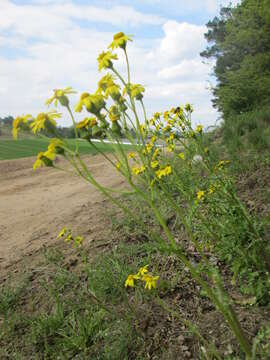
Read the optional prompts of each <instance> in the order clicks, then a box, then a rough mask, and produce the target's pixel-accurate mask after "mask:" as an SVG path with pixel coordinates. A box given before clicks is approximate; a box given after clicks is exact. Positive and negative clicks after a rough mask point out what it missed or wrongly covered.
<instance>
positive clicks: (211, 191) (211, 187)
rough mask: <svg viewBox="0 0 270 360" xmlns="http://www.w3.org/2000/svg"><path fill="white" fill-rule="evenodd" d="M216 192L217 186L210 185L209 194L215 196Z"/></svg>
mask: <svg viewBox="0 0 270 360" xmlns="http://www.w3.org/2000/svg"><path fill="white" fill-rule="evenodd" d="M214 191H215V186H214V185H210V186H209V194H213V192H214Z"/></svg>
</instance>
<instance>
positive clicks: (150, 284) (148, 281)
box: [142, 274, 159, 290]
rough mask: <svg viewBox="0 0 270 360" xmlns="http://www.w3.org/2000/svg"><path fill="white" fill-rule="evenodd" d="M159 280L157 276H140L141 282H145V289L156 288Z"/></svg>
mask: <svg viewBox="0 0 270 360" xmlns="http://www.w3.org/2000/svg"><path fill="white" fill-rule="evenodd" d="M158 279H159V276H152V275H149V274H146V275H144V276H142V281H144V282H145V289H149V290H151V289H152V288H154V289H155V288H156V286H157V280H158Z"/></svg>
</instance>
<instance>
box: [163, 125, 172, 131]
mask: <svg viewBox="0 0 270 360" xmlns="http://www.w3.org/2000/svg"><path fill="white" fill-rule="evenodd" d="M171 129H172V127H171V125H169V124H168V125H166V126H165V127H164V128H163V129H162V131H163V132H164V133H165V132H167V131H168V132H169V131H171Z"/></svg>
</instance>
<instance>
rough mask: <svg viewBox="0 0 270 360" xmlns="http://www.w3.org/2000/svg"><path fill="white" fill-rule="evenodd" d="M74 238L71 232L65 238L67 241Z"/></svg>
mask: <svg viewBox="0 0 270 360" xmlns="http://www.w3.org/2000/svg"><path fill="white" fill-rule="evenodd" d="M72 240H73V237H72V234H71V232H70V233H69V234H68V236H67V237H66V238H65V242H69V241H72Z"/></svg>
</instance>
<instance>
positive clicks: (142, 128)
mask: <svg viewBox="0 0 270 360" xmlns="http://www.w3.org/2000/svg"><path fill="white" fill-rule="evenodd" d="M140 130H141V133H142V134H143V135H144V134H145V125H144V124H141V125H140Z"/></svg>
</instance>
